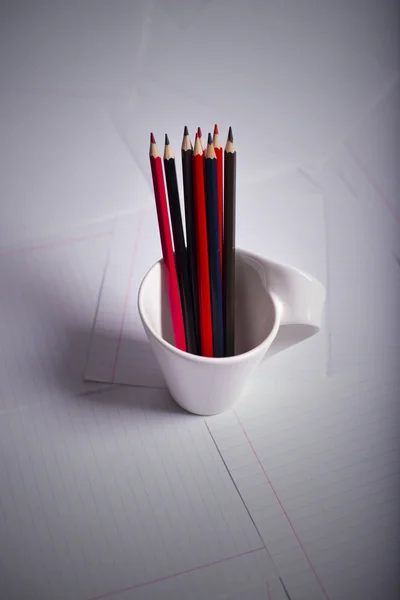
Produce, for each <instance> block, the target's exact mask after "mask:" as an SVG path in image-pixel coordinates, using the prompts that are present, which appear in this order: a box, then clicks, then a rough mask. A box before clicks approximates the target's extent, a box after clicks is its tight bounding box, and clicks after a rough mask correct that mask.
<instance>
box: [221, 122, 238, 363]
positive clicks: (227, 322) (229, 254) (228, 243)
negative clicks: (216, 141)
mask: <svg viewBox="0 0 400 600" xmlns="http://www.w3.org/2000/svg"><path fill="white" fill-rule="evenodd" d="M224 158H225V164H224V253H223V282H224V291H223V294H224V337H225V356H233V355H234V353H235V226H236V225H235V222H236V150H235V146H234V143H233V135H232V128H231V127H229V133H228V140H227V142H226V146H225V157H224Z"/></svg>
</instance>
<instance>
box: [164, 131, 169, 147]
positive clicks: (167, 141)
mask: <svg viewBox="0 0 400 600" xmlns="http://www.w3.org/2000/svg"><path fill="white" fill-rule="evenodd" d="M168 144H169V137H168V133H166V134H165V145H166V146H168Z"/></svg>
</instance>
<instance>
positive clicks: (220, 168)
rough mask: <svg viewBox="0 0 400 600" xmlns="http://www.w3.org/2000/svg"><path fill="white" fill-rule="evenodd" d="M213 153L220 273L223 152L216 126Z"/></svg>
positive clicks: (222, 218) (222, 228)
mask: <svg viewBox="0 0 400 600" xmlns="http://www.w3.org/2000/svg"><path fill="white" fill-rule="evenodd" d="M213 146H214V151H215V154H216V156H217V185H218V226H219V247H220V248H221V255H220V258H221V272H222V250H223V247H224V245H223V231H224V212H223V210H224V209H223V206H224V184H223V181H224V158H223V157H224V151H223V149H222V146H221V142H220V141H219V131H218V125H215V126H214V137H213Z"/></svg>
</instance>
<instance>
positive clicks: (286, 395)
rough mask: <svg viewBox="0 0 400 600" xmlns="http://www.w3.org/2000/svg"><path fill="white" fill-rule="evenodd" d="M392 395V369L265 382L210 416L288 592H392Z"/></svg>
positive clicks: (399, 475)
mask: <svg viewBox="0 0 400 600" xmlns="http://www.w3.org/2000/svg"><path fill="white" fill-rule="evenodd" d="M399 391H400V380H399V378H398V376H396V375H394V371H393V369H391V368H390V367H389V368H386V369H385V371H382V369H380V368H375V369H373V370H371V371H370V372H363V371H360V370H359V371H357V372H350V373H348V374H346V375H345V374H343V375H341V376H339V375H338V376H336V377H332V378H328V379H325V380H323V379H321V380H320V382H319V383H317V381H316V380H315V379H314V380H313V381H312V382H311V381H309V382H308V383H306V382H303V383H300V384H298V385H297V386H296V393H293V386H292V384H290V383H289V382H285V383H283V382H282V381H281V382H277V381H272V380H271V381H270V382H269V383H267V382H265V384H264V386H262V385H261V384H260V386H259V389H258V390H257V389H254V390H253V394H252V396H251V398H249V399H248V400H247V401H243V402H242V403H240V404H239V405H238V407H237V410H236V411H235V412H234V413H229V414H226V415H220V416H217V417H214V418H212V419H207V423H208V426H209V428H210V431H211V433H212V435H213V437H214V439H215V441H216V443H217V444H218V447H219V449H220V451H221V454H222V456H223V458H224V460H225V462H226V464H227V467H228V468H229V470H230V473H231V475H232V477H233V479H234V481H235V483H236V485H237V487H238V489H239V491H240V493H241V495H242V497H243V499H244V502H245V503H246V506H247V507H248V509H249V511H250V514H251V515H252V518H253V519H254V522H255V524H256V526H257V528H258V530H259V531H260V533H261V535H262V537H263V539H264V541H265V543H266V546H267V548H268V550H269V552H270V554H271V557H272V559H273V561H274V563H275V564H276V567H277V569H278V570H279V573H280V575H281V576H282V578H283V580H284V581H285V585H286V587H287V589H288V591H289V594H290V595H291V597H293V598H301V599H303V598H304V599H308V600H314V599H315V600H319V599H320V598H326V599H329V600H340V599H341V598H344V597H352V598H363V599H366V600H367V599H371V600H372V599H373V598H379V597H382V598H395V597H397V594H398V591H399V589H400V587H398V586H399V580H398V576H397V573H398V553H397V548H398V543H399V533H398V532H399V515H398V510H397V505H398V489H399V485H400V472H399V468H398V460H397V457H398V452H399V449H400V447H399V446H400V445H399V438H398V435H397V423H398V419H399V417H400V411H399V404H398V400H397V399H398V395H399Z"/></svg>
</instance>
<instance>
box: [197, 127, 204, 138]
mask: <svg viewBox="0 0 400 600" xmlns="http://www.w3.org/2000/svg"><path fill="white" fill-rule="evenodd" d="M197 135H198V136H199V138H200V139H201V138H202V137H203V134H202V132H201V129H200V127H198V128H197Z"/></svg>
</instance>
